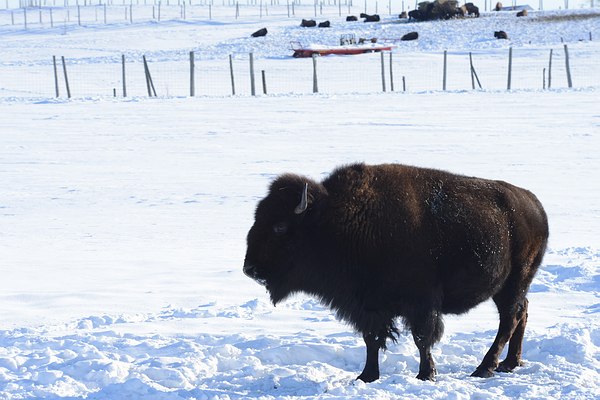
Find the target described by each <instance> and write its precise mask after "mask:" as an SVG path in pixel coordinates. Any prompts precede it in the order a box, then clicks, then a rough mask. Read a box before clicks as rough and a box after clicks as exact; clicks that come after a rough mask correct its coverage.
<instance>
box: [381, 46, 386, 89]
mask: <svg viewBox="0 0 600 400" xmlns="http://www.w3.org/2000/svg"><path fill="white" fill-rule="evenodd" d="M380 54H381V88H382V89H383V91H384V92H385V61H384V59H383V51H381V52H380Z"/></svg>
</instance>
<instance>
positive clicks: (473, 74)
mask: <svg viewBox="0 0 600 400" xmlns="http://www.w3.org/2000/svg"><path fill="white" fill-rule="evenodd" d="M469 63H470V64H471V85H472V86H473V90H475V79H476V80H477V85H478V86H479V89H481V82H479V77H478V76H477V71H475V67H474V66H473V56H472V55H471V53H469ZM473 78H474V79H473Z"/></svg>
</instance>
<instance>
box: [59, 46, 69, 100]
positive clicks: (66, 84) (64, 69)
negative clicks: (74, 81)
mask: <svg viewBox="0 0 600 400" xmlns="http://www.w3.org/2000/svg"><path fill="white" fill-rule="evenodd" d="M61 58H62V66H63V73H64V75H65V86H66V87H67V97H68V98H69V99H70V98H71V88H70V87H69V77H68V76H67V64H66V63H65V56H61Z"/></svg>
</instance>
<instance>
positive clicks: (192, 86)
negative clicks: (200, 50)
mask: <svg viewBox="0 0 600 400" xmlns="http://www.w3.org/2000/svg"><path fill="white" fill-rule="evenodd" d="M194 68H195V65H194V52H193V51H190V97H194V96H195V95H196V87H195V86H196V84H195V76H194V75H195V74H194Z"/></svg>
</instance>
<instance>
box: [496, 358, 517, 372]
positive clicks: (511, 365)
mask: <svg viewBox="0 0 600 400" xmlns="http://www.w3.org/2000/svg"><path fill="white" fill-rule="evenodd" d="M522 365H523V362H521V361H516V362H515V361H513V362H509V361H506V360H504V361H502V362H501V363H500V364H499V365H498V368H496V371H497V372H513V370H514V369H515V368H516V367H520V366H522Z"/></svg>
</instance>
